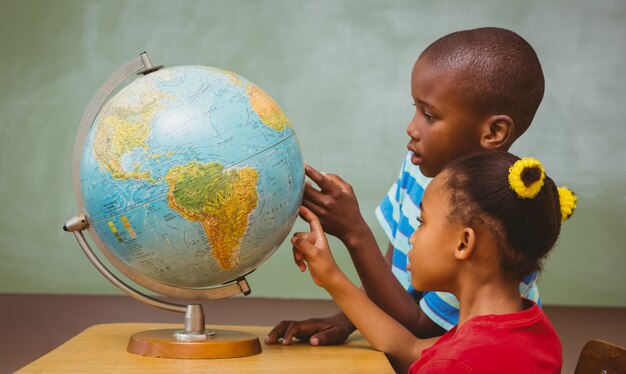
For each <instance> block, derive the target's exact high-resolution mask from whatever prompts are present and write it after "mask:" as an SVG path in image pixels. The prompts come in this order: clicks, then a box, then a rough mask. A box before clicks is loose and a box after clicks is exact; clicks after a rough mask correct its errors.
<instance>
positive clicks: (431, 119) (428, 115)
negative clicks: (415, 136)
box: [422, 112, 435, 123]
mask: <svg viewBox="0 0 626 374" xmlns="http://www.w3.org/2000/svg"><path fill="white" fill-rule="evenodd" d="M422 115H423V116H424V118H426V121H428V123H433V122H435V117H433V116H432V114H430V113H428V112H422Z"/></svg>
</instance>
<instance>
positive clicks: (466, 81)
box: [420, 27, 544, 139]
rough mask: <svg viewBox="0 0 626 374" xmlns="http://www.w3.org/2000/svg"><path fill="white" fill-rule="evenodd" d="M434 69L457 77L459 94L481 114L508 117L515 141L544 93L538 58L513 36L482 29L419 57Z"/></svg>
mask: <svg viewBox="0 0 626 374" xmlns="http://www.w3.org/2000/svg"><path fill="white" fill-rule="evenodd" d="M420 58H426V59H428V61H429V62H430V63H431V64H432V65H433V66H434V67H435V68H439V69H444V70H446V71H453V72H455V74H456V76H455V77H456V79H457V82H458V88H459V92H460V93H461V94H462V95H464V96H465V98H466V99H467V100H468V102H469V103H470V105H471V107H472V108H474V110H479V111H480V112H479V113H481V114H485V115H491V114H506V115H508V116H510V117H511V118H512V119H513V121H514V124H515V132H514V134H513V135H514V139H516V138H517V137H519V136H520V135H522V134H523V133H524V131H526V129H527V128H528V126H530V123H531V122H532V120H533V117H534V116H535V113H536V112H537V108H538V107H539V104H540V103H541V99H542V98H543V93H544V77H543V71H542V69H541V64H540V63H539V58H538V57H537V54H536V53H535V51H534V49H533V48H532V47H531V45H530V44H528V42H527V41H526V40H524V39H523V38H522V37H521V36H519V35H518V34H516V33H514V32H513V31H510V30H506V29H501V28H496V27H484V28H478V29H473V30H464V31H458V32H454V33H452V34H448V35H446V36H444V37H442V38H440V39H438V40H436V41H435V42H433V43H432V44H431V45H430V46H428V47H427V48H426V49H425V50H424V51H423V52H422V54H421V55H420Z"/></svg>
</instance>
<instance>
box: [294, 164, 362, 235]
mask: <svg viewBox="0 0 626 374" xmlns="http://www.w3.org/2000/svg"><path fill="white" fill-rule="evenodd" d="M304 170H305V174H306V175H307V176H308V177H309V178H311V180H312V181H313V182H315V184H317V185H318V186H319V188H320V190H317V189H315V188H314V187H313V186H312V185H311V183H309V182H307V183H305V186H304V198H303V200H302V205H303V206H305V207H307V208H308V209H309V210H310V211H311V212H313V213H314V214H315V215H316V216H317V217H319V220H320V222H321V224H322V226H323V227H324V231H325V232H327V233H328V234H330V235H333V236H335V237H337V238H338V239H339V240H341V241H342V242H343V243H344V244H346V245H348V243H349V242H350V241H351V240H354V239H355V238H358V236H359V235H360V234H359V233H360V232H361V230H363V229H364V228H365V229H367V224H366V223H365V220H364V219H363V216H362V215H361V212H360V210H359V203H358V201H357V199H356V196H355V194H354V191H353V190H352V186H351V185H350V184H348V183H347V182H345V181H344V180H343V179H341V178H340V177H339V176H337V175H335V174H326V173H320V172H319V171H317V170H315V169H314V168H313V167H311V166H310V165H306V166H305V169H304Z"/></svg>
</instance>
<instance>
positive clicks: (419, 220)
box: [415, 216, 424, 228]
mask: <svg viewBox="0 0 626 374" xmlns="http://www.w3.org/2000/svg"><path fill="white" fill-rule="evenodd" d="M415 219H416V220H417V222H418V223H419V224H420V226H421V225H423V224H424V221H422V217H420V216H417V217H416V218H415ZM418 228H419V226H418Z"/></svg>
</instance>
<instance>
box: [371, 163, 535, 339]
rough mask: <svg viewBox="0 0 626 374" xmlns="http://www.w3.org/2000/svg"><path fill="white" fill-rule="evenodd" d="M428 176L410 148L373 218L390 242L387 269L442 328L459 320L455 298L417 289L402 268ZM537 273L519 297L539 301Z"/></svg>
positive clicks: (528, 278)
mask: <svg viewBox="0 0 626 374" xmlns="http://www.w3.org/2000/svg"><path fill="white" fill-rule="evenodd" d="M429 182H430V178H427V177H425V176H423V175H422V173H421V172H420V171H419V167H417V166H415V165H413V163H411V152H409V154H408V155H407V157H406V159H405V160H404V163H403V164H402V170H400V176H399V177H398V180H397V181H396V182H395V183H394V184H393V186H391V188H390V189H389V192H387V194H386V195H385V197H384V198H383V201H381V203H380V205H378V207H377V208H376V218H377V219H378V222H379V223H380V225H381V226H382V228H383V229H384V230H385V232H386V233H387V237H389V241H390V242H391V243H392V244H393V247H394V248H393V259H392V266H391V271H392V272H393V274H394V275H395V276H396V278H398V280H399V281H400V283H401V284H402V286H404V288H405V289H406V290H407V291H408V292H409V293H410V294H411V295H413V297H415V299H416V300H419V303H420V307H421V308H422V311H423V312H424V313H426V315H427V316H428V317H429V318H430V319H431V320H433V321H434V322H435V323H437V324H438V325H439V326H441V327H442V328H444V329H446V330H450V329H451V328H452V327H454V326H455V325H456V324H457V323H458V321H459V302H458V300H457V299H456V298H455V297H454V295H452V294H449V293H446V292H434V291H427V292H423V293H422V292H420V291H417V290H415V289H413V287H412V286H411V273H410V272H408V271H407V270H406V263H407V261H408V258H407V253H408V252H409V250H410V249H411V245H410V244H409V237H410V236H411V234H413V232H414V231H415V229H416V228H417V226H419V223H418V221H417V217H418V216H419V213H420V209H419V204H420V202H421V201H422V196H423V195H424V190H425V189H426V186H427V185H428V183H429ZM536 280H537V273H533V274H530V275H528V276H526V277H525V278H524V279H523V280H522V282H521V283H520V293H521V294H522V296H523V297H525V298H527V299H530V300H533V301H535V302H536V303H537V304H540V301H539V291H538V289H537V283H536Z"/></svg>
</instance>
